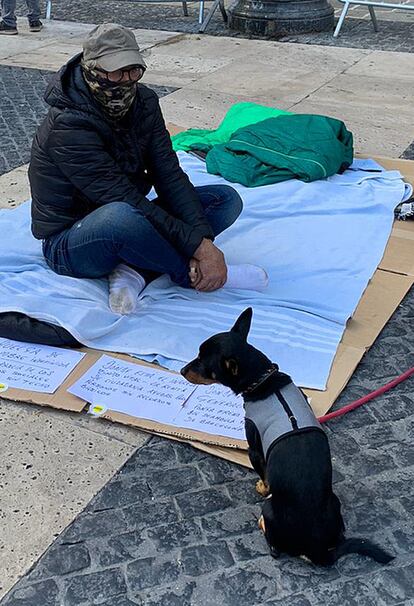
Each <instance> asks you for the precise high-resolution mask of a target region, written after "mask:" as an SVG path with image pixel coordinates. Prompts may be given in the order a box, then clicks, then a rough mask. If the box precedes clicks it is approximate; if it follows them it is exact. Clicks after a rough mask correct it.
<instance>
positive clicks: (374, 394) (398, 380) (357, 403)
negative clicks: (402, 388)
mask: <svg viewBox="0 0 414 606" xmlns="http://www.w3.org/2000/svg"><path fill="white" fill-rule="evenodd" d="M412 374H414V366H413V368H410V369H409V370H406V371H405V372H404V373H403V374H402V375H400V376H399V377H397V378H396V379H393V380H392V381H390V382H389V383H387V384H386V385H383V386H382V387H379V388H378V389H376V390H375V391H372V392H371V393H369V394H367V395H366V396H363V397H362V398H359V400H355V402H351V404H347V405H346V406H344V407H343V408H340V409H339V410H335V411H334V412H330V413H328V414H327V415H323V416H322V417H319V421H320V422H321V423H326V421H330V420H331V419H335V418H336V417H341V416H342V415H344V414H346V413H347V412H350V411H351V410H355V408H359V406H362V405H363V404H365V403H366V402H369V401H370V400H373V399H374V398H376V397H377V396H380V395H382V394H383V393H385V392H386V391H388V390H390V389H392V388H393V387H395V386H396V385H398V384H399V383H402V382H403V381H405V380H406V379H408V378H409V377H411V375H412Z"/></svg>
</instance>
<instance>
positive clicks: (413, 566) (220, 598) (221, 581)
mask: <svg viewBox="0 0 414 606" xmlns="http://www.w3.org/2000/svg"><path fill="white" fill-rule="evenodd" d="M413 303H414V293H412V294H411V295H409V296H408V297H407V298H406V299H405V301H404V302H403V304H402V305H401V307H400V308H399V310H398V311H397V312H396V314H395V315H394V317H393V319H392V321H391V322H390V323H389V324H388V326H387V327H386V328H385V329H384V331H383V332H382V334H381V337H380V338H379V340H378V341H377V342H376V343H375V345H374V346H373V347H372V349H371V350H370V352H369V353H368V355H367V356H366V357H365V359H364V360H363V362H362V364H361V365H360V366H359V368H358V370H357V372H356V373H355V375H354V376H353V378H352V380H351V382H350V384H349V386H348V387H347V388H346V390H345V393H344V394H343V396H342V397H341V399H340V402H339V403H338V405H343V404H344V403H345V402H349V401H350V400H353V399H355V398H357V397H360V396H362V395H363V394H365V393H367V392H369V391H370V390H372V389H374V388H375V387H378V386H379V385H382V384H384V383H385V382H387V381H388V380H390V378H391V377H394V376H395V375H397V374H398V373H401V372H402V371H403V370H405V369H407V368H408V367H410V366H413V364H414V331H413V328H412V327H413V320H414V317H413V316H414V305H413ZM413 431H414V396H413V379H411V380H409V381H407V382H406V383H404V384H402V385H400V386H399V387H397V388H396V389H394V391H392V392H389V393H388V394H385V395H384V396H382V397H380V398H378V399H377V400H375V401H373V402H372V403H370V404H368V405H366V406H365V407H363V408H361V409H359V410H357V411H355V412H353V413H350V414H348V415H347V416H346V417H343V418H341V419H338V420H336V421H332V422H331V423H330V424H329V426H328V427H327V432H328V435H329V438H330V442H331V447H332V452H333V458H334V469H335V490H336V492H337V494H338V495H339V497H340V499H341V500H342V503H343V508H344V514H345V519H346V523H347V528H348V536H351V535H354V536H364V537H370V538H371V539H373V540H375V541H377V542H378V543H379V544H381V545H383V546H385V547H386V548H388V549H389V550H390V551H391V552H392V553H393V554H395V555H396V559H395V560H394V561H393V562H392V563H391V564H390V565H388V566H386V567H382V566H379V565H378V564H376V563H374V562H372V561H371V560H368V559H366V558H362V557H359V556H356V555H352V556H348V557H346V558H342V559H341V560H340V561H339V562H338V563H337V564H336V566H334V567H332V568H330V569H321V568H316V567H314V566H311V565H309V564H307V563H305V562H303V561H301V560H298V559H292V558H288V557H281V558H280V559H279V560H274V559H272V558H271V557H270V556H269V554H268V550H267V546H266V543H265V540H264V538H263V537H262V536H261V534H260V533H259V531H258V528H257V517H258V515H259V511H260V497H258V495H257V494H256V493H255V490H254V484H255V479H256V478H255V475H254V473H253V472H251V471H249V470H246V469H243V468H241V467H238V466H236V465H233V464H230V463H228V462H225V461H222V460H220V459H216V458H214V457H212V456H209V455H206V454H202V453H199V452H198V451H196V450H194V449H192V448H191V447H190V446H187V445H183V444H178V443H174V442H170V441H168V440H165V439H161V438H155V437H153V438H151V440H150V441H149V443H147V444H146V445H145V446H144V447H143V448H141V449H140V450H139V451H138V452H137V453H136V454H135V455H134V456H133V457H132V458H131V459H130V460H129V461H128V462H127V463H126V465H125V466H124V467H123V468H122V469H121V470H120V471H119V473H117V474H116V476H115V477H114V478H113V480H112V481H111V482H109V484H107V485H106V486H105V488H104V489H103V490H102V491H101V492H100V493H99V494H98V495H97V496H96V497H95V498H94V500H93V501H92V502H91V503H90V504H89V506H88V507H87V508H86V510H85V511H84V512H83V513H82V514H81V515H80V516H79V517H78V518H77V519H75V520H74V522H73V523H72V524H71V525H70V526H69V527H68V528H67V530H66V531H65V532H64V533H63V534H62V535H60V536H59V537H58V539H57V540H56V541H55V543H54V544H53V545H52V546H51V547H50V549H49V550H48V551H47V552H46V554H45V555H44V556H43V557H42V558H41V559H40V560H39V562H38V563H37V564H36V565H35V566H34V567H33V569H32V570H31V572H29V574H28V575H26V577H24V578H23V579H22V580H21V581H20V582H18V583H17V585H16V586H15V588H14V589H13V590H12V591H11V592H10V593H9V595H8V596H6V597H5V598H4V599H3V601H2V602H1V606H78V605H79V606H80V605H88V606H94V605H98V604H101V605H105V606H133V605H140V606H262V605H266V606H276V605H286V604H289V605H290V606H321V605H324V606H386V605H394V606H397V605H403V604H404V605H406V606H409V605H411V606H412V605H413V604H414V582H413V578H414V481H413V480H414V450H413V447H412V435H413Z"/></svg>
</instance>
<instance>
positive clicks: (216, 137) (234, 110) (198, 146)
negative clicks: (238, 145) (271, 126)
mask: <svg viewBox="0 0 414 606" xmlns="http://www.w3.org/2000/svg"><path fill="white" fill-rule="evenodd" d="M287 114H289V112H285V111H283V110H282V109H276V108H275V107H266V106H265V105H258V104H257V103H235V105H233V106H232V107H231V108H230V109H229V111H228V112H227V114H226V115H225V117H224V118H223V121H222V122H221V124H220V126H219V127H218V128H217V129H216V130H205V129H200V128H190V129H189V130H186V131H184V132H182V133H178V134H177V135H174V136H173V137H171V140H172V143H173V148H174V150H175V151H178V150H182V151H191V150H194V151H195V150H198V151H203V152H208V151H209V150H210V149H211V148H212V147H213V146H214V145H218V144H220V143H226V142H227V141H228V140H229V139H230V137H231V136H232V135H233V133H235V132H236V131H237V130H239V129H240V128H243V126H248V125H249V124H255V123H256V122H260V121H261V120H266V119H267V118H276V117H277V116H281V115H287Z"/></svg>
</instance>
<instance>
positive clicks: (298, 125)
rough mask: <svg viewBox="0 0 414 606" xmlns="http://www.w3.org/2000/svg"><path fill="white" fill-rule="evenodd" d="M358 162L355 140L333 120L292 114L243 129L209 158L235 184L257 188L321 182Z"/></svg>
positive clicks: (213, 170) (209, 164)
mask: <svg viewBox="0 0 414 606" xmlns="http://www.w3.org/2000/svg"><path fill="white" fill-rule="evenodd" d="M352 160H353V137H352V133H350V132H349V131H348V130H347V129H346V127H345V124H344V123H343V122H341V121H340V120H336V119H335V118H328V117H327V116H317V115H313V114H291V115H283V116H279V117H278V118H269V119H267V120H264V121H262V122H259V123H257V124H253V125H250V126H246V127H245V128H241V129H239V130H238V131H236V132H235V133H233V134H232V135H231V137H230V140H229V141H228V142H226V143H223V144H220V145H215V146H214V147H213V148H212V149H211V150H210V151H209V153H208V154H207V158H206V164H207V171H208V172H209V173H212V174H214V175H221V176H222V177H224V178H225V179H227V180H228V181H231V182H233V183H241V184H242V185H245V186H247V187H257V186H259V185H268V184H270V183H279V182H280V181H285V180H287V179H301V180H302V181H306V182H309V181H316V180H317V179H324V178H326V177H329V176H331V175H334V174H335V173H337V172H341V171H343V170H345V169H346V168H347V167H348V166H349V165H350V164H351V163H352Z"/></svg>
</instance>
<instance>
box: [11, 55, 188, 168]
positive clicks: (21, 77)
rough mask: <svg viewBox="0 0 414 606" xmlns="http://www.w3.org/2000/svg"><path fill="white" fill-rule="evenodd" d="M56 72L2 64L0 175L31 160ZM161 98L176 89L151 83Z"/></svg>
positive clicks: (151, 86)
mask: <svg viewBox="0 0 414 606" xmlns="http://www.w3.org/2000/svg"><path fill="white" fill-rule="evenodd" d="M52 73H53V72H49V71H44V70H39V69H27V68H22V67H8V66H3V65H0V133H1V137H0V175H2V174H4V173H6V172H8V171H10V170H12V169H13V168H17V167H18V166H21V165H22V164H26V162H28V161H29V159H30V146H31V144H32V139H33V135H34V133H35V131H36V128H37V126H38V124H40V122H41V120H42V118H43V116H44V115H45V113H46V110H47V105H46V103H45V102H44V101H43V95H44V92H45V88H46V85H47V83H48V80H49V78H50V76H51V74H52ZM149 86H150V88H152V89H153V90H155V91H156V92H157V94H158V96H159V97H163V96H165V95H168V94H170V93H172V92H173V91H175V90H177V89H176V88H172V87H167V86H156V85H152V84H151V85H149Z"/></svg>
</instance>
